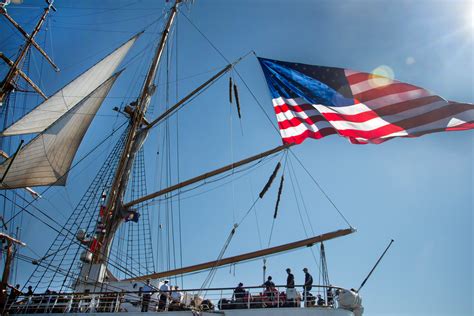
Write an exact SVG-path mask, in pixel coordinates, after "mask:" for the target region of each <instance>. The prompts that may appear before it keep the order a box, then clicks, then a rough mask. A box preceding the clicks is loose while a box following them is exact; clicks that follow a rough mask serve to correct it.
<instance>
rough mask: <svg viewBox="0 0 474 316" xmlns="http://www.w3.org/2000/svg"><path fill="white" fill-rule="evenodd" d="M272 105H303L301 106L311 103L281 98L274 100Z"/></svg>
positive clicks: (300, 99)
mask: <svg viewBox="0 0 474 316" xmlns="http://www.w3.org/2000/svg"><path fill="white" fill-rule="evenodd" d="M272 103H273V106H274V107H275V106H282V105H285V104H287V105H301V104H309V102H308V101H307V100H305V99H303V98H294V99H293V98H289V99H286V98H283V97H279V98H274V99H272Z"/></svg>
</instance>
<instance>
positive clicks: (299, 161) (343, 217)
mask: <svg viewBox="0 0 474 316" xmlns="http://www.w3.org/2000/svg"><path fill="white" fill-rule="evenodd" d="M289 151H290V153H291V154H292V155H293V157H295V159H296V161H298V163H299V164H300V165H301V167H302V168H303V170H304V171H305V172H306V174H308V176H309V177H310V178H311V180H312V181H313V182H314V184H316V186H317V187H318V188H319V190H320V191H321V193H322V194H323V195H324V196H325V197H326V199H327V200H328V201H329V203H331V205H332V206H333V207H334V209H335V210H336V211H337V212H338V213H339V215H340V216H341V217H342V219H343V220H344V221H345V222H346V224H347V225H348V226H349V227H350V228H353V227H352V225H351V224H350V223H349V221H348V220H347V219H346V217H345V216H344V215H343V214H342V212H341V211H340V210H339V208H338V207H337V206H336V204H335V203H334V202H333V201H332V199H331V198H330V197H329V195H328V194H327V193H326V191H324V189H323V188H322V186H321V185H320V184H319V182H318V181H316V179H315V178H314V177H313V175H312V174H311V173H310V172H309V171H308V169H306V167H305V166H304V164H303V163H302V162H301V160H300V159H299V158H298V156H296V155H295V153H294V152H293V151H292V150H291V148H289Z"/></svg>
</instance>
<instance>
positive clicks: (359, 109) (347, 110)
mask: <svg viewBox="0 0 474 316" xmlns="http://www.w3.org/2000/svg"><path fill="white" fill-rule="evenodd" d="M272 103H273V105H274V106H282V105H284V104H287V105H292V106H301V105H303V104H309V103H308V102H307V101H306V100H304V99H302V98H295V99H285V98H282V97H280V98H275V99H273V100H272ZM311 105H312V106H313V107H315V108H316V109H318V111H319V112H321V113H336V114H343V115H354V114H360V113H363V112H368V111H371V109H370V108H369V107H367V106H366V105H365V104H362V103H358V104H351V105H346V106H326V105H322V104H311ZM310 111H311V112H310V113H313V112H312V111H313V110H310ZM292 112H295V113H296V112H297V111H292ZM305 112H309V111H305ZM298 113H299V112H298Z"/></svg>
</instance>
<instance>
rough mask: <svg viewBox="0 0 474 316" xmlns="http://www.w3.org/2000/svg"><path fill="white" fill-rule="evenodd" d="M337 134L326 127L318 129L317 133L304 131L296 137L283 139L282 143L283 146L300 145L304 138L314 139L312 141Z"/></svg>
mask: <svg viewBox="0 0 474 316" xmlns="http://www.w3.org/2000/svg"><path fill="white" fill-rule="evenodd" d="M333 134H337V131H336V130H335V129H334V128H332V127H326V128H323V129H320V130H319V131H317V132H312V131H310V130H306V131H304V132H303V133H301V134H300V135H296V136H291V137H283V143H285V144H301V143H302V142H303V141H304V140H305V139H306V138H308V137H310V138H314V139H320V138H323V137H325V136H329V135H333Z"/></svg>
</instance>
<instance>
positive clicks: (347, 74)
mask: <svg viewBox="0 0 474 316" xmlns="http://www.w3.org/2000/svg"><path fill="white" fill-rule="evenodd" d="M362 73H364V72H360V71H354V70H350V69H344V74H345V75H346V77H348V76H351V75H356V74H362Z"/></svg>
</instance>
